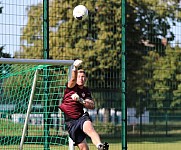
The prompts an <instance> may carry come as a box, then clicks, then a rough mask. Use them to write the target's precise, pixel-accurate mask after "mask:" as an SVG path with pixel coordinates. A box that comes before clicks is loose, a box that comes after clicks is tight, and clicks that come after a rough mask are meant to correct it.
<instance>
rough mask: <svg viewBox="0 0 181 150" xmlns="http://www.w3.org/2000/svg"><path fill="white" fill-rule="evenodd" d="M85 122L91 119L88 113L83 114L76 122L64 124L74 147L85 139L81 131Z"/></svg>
mask: <svg viewBox="0 0 181 150" xmlns="http://www.w3.org/2000/svg"><path fill="white" fill-rule="evenodd" d="M87 120H90V121H91V118H90V117H89V114H88V112H85V113H84V114H83V115H82V117H80V118H78V119H77V120H71V121H68V122H66V125H67V129H68V133H69V136H70V138H71V139H72V140H73V141H74V145H77V144H79V143H81V142H82V141H83V140H84V139H85V138H86V134H85V133H84V131H83V124H84V122H85V121H87Z"/></svg>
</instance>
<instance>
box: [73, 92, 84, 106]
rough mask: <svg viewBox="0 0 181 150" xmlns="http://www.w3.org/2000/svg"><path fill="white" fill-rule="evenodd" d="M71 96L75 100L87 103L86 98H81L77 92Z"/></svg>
mask: <svg viewBox="0 0 181 150" xmlns="http://www.w3.org/2000/svg"><path fill="white" fill-rule="evenodd" d="M71 98H72V99H73V100H74V101H78V102H79V103H81V104H84V103H85V101H84V99H82V98H80V97H79V95H78V94H77V93H74V94H72V96H71Z"/></svg>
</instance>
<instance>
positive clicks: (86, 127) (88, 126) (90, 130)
mask: <svg viewBox="0 0 181 150" xmlns="http://www.w3.org/2000/svg"><path fill="white" fill-rule="evenodd" d="M83 131H84V132H85V133H86V134H87V135H88V136H89V137H90V138H91V140H92V143H93V144H94V145H96V146H97V145H98V144H100V143H101V140H100V137H99V135H98V133H97V132H96V131H95V130H94V127H93V125H92V122H91V121H90V120H87V121H85V122H84V124H83Z"/></svg>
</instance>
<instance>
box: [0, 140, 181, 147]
mask: <svg viewBox="0 0 181 150" xmlns="http://www.w3.org/2000/svg"><path fill="white" fill-rule="evenodd" d="M141 139H142V138H135V142H134V141H133V139H131V140H130V142H129V141H128V150H158V149H159V150H179V149H180V148H181V139H180V138H174V140H173V138H172V137H165V138H163V137H162V138H161V137H160V138H158V141H157V142H156V141H155V142H154V139H153V138H149V139H148V140H147V142H146V141H145V140H144V141H143V142H141ZM104 140H106V141H108V142H109V143H110V150H121V149H122V147H121V143H120V140H119V139H104ZM128 140H129V139H128ZM149 140H150V141H149ZM136 141H139V142H136ZM151 141H152V142H151ZM169 141H170V142H169ZM89 146H90V150H97V149H96V148H95V146H94V145H93V144H91V143H90V141H89ZM18 148H19V146H18V145H4V146H3V145H1V146H0V149H2V150H6V149H7V150H9V149H12V150H16V149H17V150H18ZM34 149H36V150H43V145H35V144H24V148H23V150H34ZM50 149H51V150H60V149H61V150H68V146H54V145H51V146H50ZM75 150H78V148H75Z"/></svg>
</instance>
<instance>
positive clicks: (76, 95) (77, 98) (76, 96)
mask: <svg viewBox="0 0 181 150" xmlns="http://www.w3.org/2000/svg"><path fill="white" fill-rule="evenodd" d="M71 98H72V99H73V100H74V101H78V100H79V95H78V94H77V93H74V94H72V96H71Z"/></svg>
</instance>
